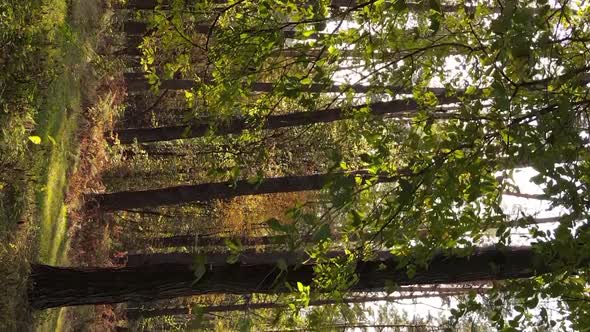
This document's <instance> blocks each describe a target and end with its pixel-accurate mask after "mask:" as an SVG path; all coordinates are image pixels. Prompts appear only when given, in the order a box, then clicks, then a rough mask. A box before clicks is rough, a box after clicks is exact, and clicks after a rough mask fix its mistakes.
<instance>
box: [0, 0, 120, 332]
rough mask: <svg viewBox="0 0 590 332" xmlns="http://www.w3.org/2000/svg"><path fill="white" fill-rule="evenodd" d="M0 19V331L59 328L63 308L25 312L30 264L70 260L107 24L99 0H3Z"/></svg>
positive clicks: (0, 1)
mask: <svg viewBox="0 0 590 332" xmlns="http://www.w3.org/2000/svg"><path fill="white" fill-rule="evenodd" d="M2 15H3V16H2ZM0 17H3V20H0V127H1V128H2V130H1V132H0V283H1V284H2V285H3V288H4V287H5V285H6V286H9V287H7V288H6V289H2V290H0V330H2V331H10V330H29V329H30V327H31V326H34V328H35V329H36V330H38V331H59V330H63V329H66V326H65V325H66V324H67V322H65V317H66V315H65V310H59V309H56V310H48V311H45V312H42V313H40V314H35V315H33V316H31V314H30V312H29V311H28V310H26V307H27V306H26V297H25V296H24V295H25V294H24V293H25V292H26V280H27V274H28V262H30V261H35V262H40V263H44V264H50V265H68V263H69V258H68V247H69V239H68V211H69V207H68V206H67V205H66V203H65V201H66V195H67V190H68V185H69V183H68V180H69V177H70V176H71V174H72V172H73V170H74V169H75V168H76V167H77V164H78V157H79V155H78V152H79V144H78V142H77V139H76V138H77V137H78V134H79V129H78V126H79V123H80V121H81V117H82V114H83V113H84V112H85V110H86V109H87V108H88V107H89V106H90V105H92V103H94V102H95V99H96V91H95V90H96V87H97V81H98V80H99V79H100V77H99V76H100V75H101V70H102V71H104V68H100V66H101V64H104V63H103V62H101V61H102V59H101V58H100V57H98V56H97V55H96V53H94V51H93V49H94V47H95V45H96V44H97V42H98V37H97V35H99V34H98V30H99V29H101V28H103V27H104V26H108V22H107V24H105V22H103V21H101V20H102V19H104V18H105V10H104V8H103V3H102V2H101V1H100V0H70V1H67V0H42V1H33V0H0ZM6 17H7V18H8V19H5V18H6ZM15 78H18V79H16V80H15ZM11 80H13V81H11ZM15 82H16V83H15ZM15 86H16V88H14V87H15ZM37 139H40V142H39V141H38V140H37ZM15 258H16V259H15ZM10 286H13V287H10ZM31 317H32V318H31Z"/></svg>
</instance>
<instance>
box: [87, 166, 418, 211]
mask: <svg viewBox="0 0 590 332" xmlns="http://www.w3.org/2000/svg"><path fill="white" fill-rule="evenodd" d="M403 172H404V171H400V172H399V174H402V173H403ZM406 173H407V172H406ZM342 175H345V176H350V177H353V176H361V177H365V176H367V173H366V172H364V171H357V172H350V173H346V174H341V176H342ZM335 176H336V175H335V174H315V175H303V176H284V177H276V178H266V179H262V180H261V181H259V182H257V183H252V182H251V181H247V180H240V181H235V182H234V181H226V182H216V183H203V184H196V185H184V186H176V187H168V188H162V189H151V190H141V191H120V192H115V193H107V194H94V195H92V196H91V197H90V198H91V199H90V200H89V201H88V206H87V207H88V208H91V209H92V208H97V207H98V208H101V209H103V210H104V211H117V210H129V209H137V208H146V207H157V206H163V205H175V204H184V203H191V202H204V201H210V200H214V199H228V198H233V197H238V196H247V195H261V194H272V193H281V192H285V193H286V192H300V191H308V190H320V189H322V188H323V187H324V185H326V184H327V183H328V182H329V181H331V180H333V179H334V178H335ZM397 179H398V177H397V176H392V177H386V176H381V177H378V179H377V181H379V182H394V181H396V180H397Z"/></svg>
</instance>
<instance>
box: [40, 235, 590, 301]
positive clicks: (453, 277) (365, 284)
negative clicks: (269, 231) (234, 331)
mask: <svg viewBox="0 0 590 332" xmlns="http://www.w3.org/2000/svg"><path fill="white" fill-rule="evenodd" d="M284 258H287V259H288V258H289V257H283V255H282V254H279V253H277V254H276V255H275V260H274V262H273V263H265V264H254V265H245V264H240V263H237V264H232V265H230V264H225V265H222V266H213V267H207V268H206V271H205V273H204V274H203V276H202V277H201V278H200V279H199V280H195V273H194V270H193V267H192V264H190V265H189V264H156V265H143V266H136V267H123V268H112V267H106V268H70V267H52V266H47V265H38V264H33V265H32V266H31V276H30V283H31V287H30V288H29V289H30V290H29V301H30V304H31V306H32V307H33V308H35V309H44V308H51V307H60V306H72V305H85V304H108V303H119V302H126V301H137V302H143V301H153V300H158V299H167V298H174V297H178V296H191V295H198V294H207V293H233V294H249V293H277V292H286V291H288V289H287V288H286V286H285V282H287V283H290V284H294V283H296V282H301V283H303V284H306V285H310V284H311V283H312V279H313V276H314V272H313V269H314V266H313V265H311V264H309V265H300V264H297V265H288V268H287V272H283V273H281V271H280V270H279V269H278V268H277V265H276V262H278V260H279V259H284ZM402 261H404V260H403V257H396V256H393V255H390V254H387V255H386V256H385V255H383V257H381V259H378V260H373V261H361V262H358V263H357V266H356V274H357V275H358V282H357V283H356V284H355V285H354V286H352V287H351V291H362V292H375V291H383V290H384V288H385V287H386V285H387V284H389V283H390V282H391V281H394V282H395V283H396V284H397V285H400V286H403V285H421V284H445V283H464V282H473V281H483V280H503V279H515V278H528V277H532V276H537V275H540V274H543V273H547V272H550V271H551V270H550V266H551V265H550V264H551V260H549V259H547V258H546V257H542V256H539V255H538V254H537V253H536V252H535V251H534V250H533V249H532V248H530V247H508V248H502V249H499V248H482V249H480V250H477V251H476V252H475V253H474V254H473V255H471V256H467V257H465V256H463V257H460V256H456V255H453V254H450V253H444V252H440V253H439V254H438V255H436V256H435V257H434V258H433V259H432V260H431V262H430V264H429V265H428V267H427V268H425V269H420V268H419V269H418V270H417V271H416V273H415V274H414V275H413V276H412V277H409V276H408V274H407V273H406V270H405V269H404V268H400V267H399V266H400V262H402ZM584 264H586V263H584ZM277 280H278V281H277Z"/></svg>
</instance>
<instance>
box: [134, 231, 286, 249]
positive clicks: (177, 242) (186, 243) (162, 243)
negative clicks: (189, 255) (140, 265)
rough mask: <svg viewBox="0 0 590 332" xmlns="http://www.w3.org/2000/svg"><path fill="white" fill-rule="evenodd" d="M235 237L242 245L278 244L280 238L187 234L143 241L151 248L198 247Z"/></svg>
mask: <svg viewBox="0 0 590 332" xmlns="http://www.w3.org/2000/svg"><path fill="white" fill-rule="evenodd" d="M236 239H238V240H240V242H241V243H242V245H244V246H267V245H273V244H280V240H281V238H280V237H277V236H257V237H247V236H244V237H229V236H225V237H220V236H199V235H196V234H188V235H176V236H169V237H159V238H153V239H146V240H145V241H144V243H146V244H147V245H149V246H150V247H153V248H173V247H193V246H195V244H197V245H198V246H199V247H214V246H224V245H225V241H227V240H236Z"/></svg>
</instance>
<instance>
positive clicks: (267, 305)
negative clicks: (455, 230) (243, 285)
mask: <svg viewBox="0 0 590 332" xmlns="http://www.w3.org/2000/svg"><path fill="white" fill-rule="evenodd" d="M470 290H472V288H465V289H462V288H459V289H442V290H436V291H434V293H430V294H412V295H398V296H371V297H352V298H344V299H342V300H341V301H338V300H334V299H325V300H312V301H310V302H309V305H310V306H322V305H330V304H340V303H342V304H358V303H369V302H382V301H387V302H392V301H400V300H410V299H417V298H432V297H444V296H454V295H461V294H465V293H467V292H468V291H470ZM285 307H288V305H286V304H283V303H276V302H259V303H245V304H226V305H214V306H201V308H200V310H202V312H203V313H210V312H230V311H247V310H258V309H282V308H285ZM190 314H192V310H191V308H189V307H175V308H160V309H142V308H127V319H134V320H137V319H140V318H151V317H160V316H178V315H190Z"/></svg>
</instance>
